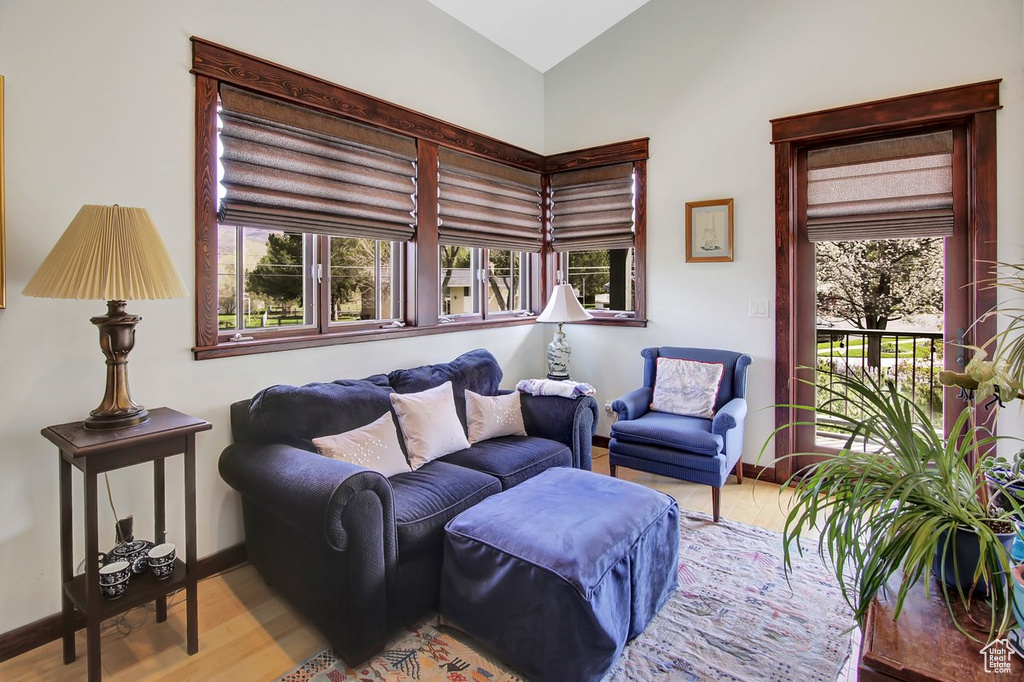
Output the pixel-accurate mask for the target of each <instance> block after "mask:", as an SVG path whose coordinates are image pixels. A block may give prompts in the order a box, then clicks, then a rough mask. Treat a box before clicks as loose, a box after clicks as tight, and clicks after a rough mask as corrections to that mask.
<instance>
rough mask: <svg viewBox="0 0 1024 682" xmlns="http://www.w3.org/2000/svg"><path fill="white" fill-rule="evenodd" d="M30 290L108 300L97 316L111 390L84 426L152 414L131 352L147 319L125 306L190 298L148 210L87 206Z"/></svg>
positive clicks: (121, 424)
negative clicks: (139, 395) (140, 397)
mask: <svg viewBox="0 0 1024 682" xmlns="http://www.w3.org/2000/svg"><path fill="white" fill-rule="evenodd" d="M23 293H24V294H25V295H26V296H38V297H40V298H76V299H91V300H101V301H106V302H107V314H106V315H103V316H101V317H94V318H92V323H93V324H94V325H96V326H97V327H99V330H100V348H101V349H102V350H103V354H104V355H105V356H106V358H107V388H106V393H105V394H104V396H103V402H102V403H100V406H99V407H97V408H96V409H95V410H93V411H92V412H91V413H90V416H89V418H88V419H86V420H85V427H86V428H89V429H117V428H125V427H129V426H135V425H137V424H142V423H144V422H145V421H147V420H148V419H149V413H148V412H147V411H146V409H145V408H144V407H142V405H138V404H136V403H135V401H134V400H132V396H131V393H130V392H129V390H128V353H130V352H131V350H132V347H133V346H134V345H135V325H136V324H138V323H139V322H140V321H141V320H142V318H141V317H139V316H137V315H129V314H128V313H127V312H125V303H126V301H129V300H132V299H158V298H184V297H185V296H188V289H186V288H185V283H184V282H183V281H182V279H181V275H179V274H178V271H177V269H175V267H174V263H173V262H172V261H171V257H170V254H168V253H167V247H166V246H164V242H163V240H162V239H161V238H160V233H159V232H157V229H156V226H155V225H154V224H153V219H152V218H150V216H149V211H147V210H146V209H144V208H128V207H125V206H117V205H114V206H83V207H82V209H81V210H80V211H79V212H78V215H76V216H75V218H74V220H72V221H71V224H70V225H68V228H67V229H66V230H65V231H64V234H63V235H61V238H60V239H59V240H58V241H57V244H56V246H54V247H53V250H52V251H50V255H48V256H47V257H46V260H44V261H43V264H42V265H40V266H39V270H37V271H36V274H35V275H33V276H32V279H31V280H29V282H28V284H27V285H26V286H25V289H24V292H23Z"/></svg>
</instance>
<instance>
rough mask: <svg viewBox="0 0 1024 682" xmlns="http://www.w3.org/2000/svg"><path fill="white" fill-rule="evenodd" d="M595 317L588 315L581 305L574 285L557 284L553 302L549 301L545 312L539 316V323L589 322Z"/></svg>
mask: <svg viewBox="0 0 1024 682" xmlns="http://www.w3.org/2000/svg"><path fill="white" fill-rule="evenodd" d="M592 317H593V315H591V314H590V313H588V312H587V311H586V310H584V309H583V306H581V305H580V301H579V299H578V298H576V294H574V293H573V291H572V285H569V284H556V285H555V288H554V290H553V291H552V292H551V300H549V301H548V304H547V306H546V307H545V308H544V312H542V313H541V314H540V315H538V316H537V321H538V322H582V321H583V320H589V319H590V318H592Z"/></svg>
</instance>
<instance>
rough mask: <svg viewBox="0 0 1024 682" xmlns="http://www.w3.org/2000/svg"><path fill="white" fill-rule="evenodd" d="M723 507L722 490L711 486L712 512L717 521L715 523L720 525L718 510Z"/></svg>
mask: <svg viewBox="0 0 1024 682" xmlns="http://www.w3.org/2000/svg"><path fill="white" fill-rule="evenodd" d="M721 506H722V489H721V488H716V487H715V486H711V512H712V516H713V517H714V519H715V523H718V510H719V507H721Z"/></svg>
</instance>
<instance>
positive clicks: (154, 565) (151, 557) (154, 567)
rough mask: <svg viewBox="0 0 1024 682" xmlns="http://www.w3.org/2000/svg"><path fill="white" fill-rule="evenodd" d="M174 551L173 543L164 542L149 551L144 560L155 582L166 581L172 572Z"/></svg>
mask: <svg viewBox="0 0 1024 682" xmlns="http://www.w3.org/2000/svg"><path fill="white" fill-rule="evenodd" d="M174 549H175V548H174V544H173V543H170V542H165V543H163V544H162V545H157V546H156V547H153V548H152V549H150V550H149V553H148V554H147V556H146V559H147V561H148V562H149V570H150V571H152V572H153V575H154V576H156V579H157V580H166V579H167V578H170V577H171V573H173V572H174V557H175V553H174Z"/></svg>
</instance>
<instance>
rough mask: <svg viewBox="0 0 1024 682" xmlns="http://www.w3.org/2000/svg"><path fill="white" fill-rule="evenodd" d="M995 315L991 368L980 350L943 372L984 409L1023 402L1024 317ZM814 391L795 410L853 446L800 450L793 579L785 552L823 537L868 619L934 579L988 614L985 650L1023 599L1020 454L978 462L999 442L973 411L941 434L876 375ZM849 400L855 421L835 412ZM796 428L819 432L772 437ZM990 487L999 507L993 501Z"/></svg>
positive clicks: (1008, 278)
mask: <svg viewBox="0 0 1024 682" xmlns="http://www.w3.org/2000/svg"><path fill="white" fill-rule="evenodd" d="M999 267H1000V268H1001V274H1000V275H999V276H997V277H996V278H995V279H994V280H993V281H992V282H991V285H992V286H995V287H997V288H1001V289H1003V290H1004V291H1009V292H1011V293H1015V294H1020V295H1021V296H1022V297H1024V264H1001V265H999ZM996 315H998V316H999V317H1000V318H1003V320H1004V323H1005V324H1004V328H1003V330H1002V331H1001V332H999V333H998V334H997V335H996V336H995V337H994V338H993V339H991V340H990V341H988V342H987V343H986V344H984V346H985V347H989V346H992V347H995V346H1000V347H1001V348H1000V351H999V352H996V353H995V354H994V357H993V359H992V360H987V353H986V351H985V350H983V349H982V348H975V349H974V350H975V355H974V358H973V359H972V360H971V361H970V362H969V363H968V364H967V367H965V368H964V372H962V373H956V372H942V373H940V381H941V382H942V383H943V384H944V385H947V386H957V387H959V388H960V389H961V395H962V397H964V398H965V399H968V400H972V399H973V400H976V401H977V402H978V403H979V404H985V405H986V406H987V407H991V406H992V405H993V403H996V402H998V403H999V404H1000V405H1002V404H1003V403H1004V402H1006V401H1009V400H1013V399H1016V398H1024V392H1022V391H1021V388H1022V385H1024V309H1022V308H1020V307H1014V306H1012V305H1007V304H1004V305H1003V306H1002V307H1001V308H999V309H998V310H994V311H991V312H989V313H988V314H987V315H986V316H985V317H990V316H996ZM818 390H819V391H824V394H825V398H826V399H825V401H824V405H823V406H819V407H815V406H806V405H805V406H792V407H796V408H797V409H798V410H801V411H807V412H806V413H814V412H817V414H819V415H822V416H825V417H828V418H830V419H832V420H833V421H834V423H835V424H837V425H838V426H837V428H838V430H839V431H841V432H842V434H843V435H845V437H846V440H845V446H844V447H843V448H842V450H841V451H840V452H839V453H831V452H830V453H797V454H814V455H817V459H818V460H819V461H818V463H816V464H813V465H811V466H808V467H804V468H802V469H800V470H799V471H797V472H795V473H794V474H793V476H791V477H790V479H789V480H788V481H787V482H786V483H787V485H788V486H792V487H793V489H794V497H793V503H792V505H791V507H790V511H789V514H788V516H787V519H786V525H785V531H784V533H783V536H784V537H783V540H784V546H785V552H786V567H787V570H788V568H789V565H790V564H789V556H790V552H791V551H792V549H793V548H794V547H795V548H796V549H797V550H798V551H799V550H800V549H801V546H800V544H801V536H802V535H803V534H804V533H806V532H808V531H820V539H819V542H818V550H819V553H820V554H821V555H822V557H823V558H825V557H826V555H827V557H828V559H829V560H830V561H831V564H832V567H833V568H834V571H835V574H836V577H837V578H838V579H839V583H840V585H841V586H842V589H843V591H844V595H845V596H846V598H847V601H848V602H849V603H850V605H851V606H852V608H853V609H854V612H855V615H856V616H857V618H858V620H860V621H861V622H863V620H864V618H865V616H866V615H867V610H868V608H869V606H870V604H871V600H872V599H873V598H874V597H875V596H876V595H877V594H878V593H879V591H880V590H882V589H883V588H884V587H885V586H886V584H887V583H888V582H889V580H890V579H891V578H893V576H894V575H896V574H897V573H899V574H900V576H901V577H900V578H899V588H898V590H897V591H896V595H895V599H896V602H895V607H894V612H893V613H894V617H899V614H900V611H901V610H902V607H903V603H904V601H905V599H906V596H907V593H908V592H909V590H910V588H911V587H912V586H913V585H914V584H915V583H916V582H917V581H918V580H921V579H922V578H926V577H927V574H928V571H929V570H931V571H933V572H935V573H936V574H937V575H938V576H939V577H940V585H941V589H942V593H943V598H944V600H945V601H946V604H947V606H949V607H950V614H951V615H952V614H954V610H953V608H952V605H953V604H954V603H955V601H956V600H960V601H962V603H963V604H964V605H965V606H966V607H968V609H969V607H970V600H971V599H972V597H973V596H974V595H977V594H981V595H984V596H985V597H986V598H987V600H988V605H989V610H990V615H991V618H990V621H989V631H988V637H989V641H992V640H993V639H995V638H996V637H997V636H998V635H1000V634H1001V633H1003V632H1005V631H1006V629H1007V627H1008V626H1009V624H1010V621H1011V617H1012V599H1011V596H1012V595H1013V590H1014V588H1013V585H1014V584H1015V583H1017V584H1018V586H1017V588H1016V589H1017V597H1018V602H1022V601H1024V580H1016V581H1011V580H1010V579H1009V576H1010V570H1011V568H1012V560H1011V558H1010V556H1009V551H1008V550H1009V543H1010V542H1012V541H1013V539H1014V538H1015V537H1016V535H1017V533H1016V532H1015V529H1014V526H1013V522H1014V521H1015V520H1017V519H1024V514H1022V506H1024V505H1022V501H1024V497H1018V496H1017V495H1016V494H1015V493H1016V492H1017V487H1018V484H1020V483H1024V481H1022V480H1021V472H1022V470H1024V461H1022V457H1024V456H1022V455H1021V454H1019V453H1018V456H1017V457H1016V458H1015V459H1014V461H1013V462H1010V463H1008V464H999V463H998V460H992V461H989V460H988V459H985V460H983V459H982V458H981V457H980V456H979V453H983V452H989V451H991V450H993V446H994V444H995V440H996V439H995V438H994V437H992V436H990V435H988V434H987V433H986V432H984V431H982V430H979V429H978V428H976V425H975V423H974V409H973V407H972V406H970V405H968V406H967V407H965V408H964V409H963V410H962V411H961V413H960V414H959V416H958V418H957V419H956V422H955V424H954V425H953V428H952V430H951V433H950V434H949V435H948V437H942V436H941V435H940V434H938V433H936V431H935V429H934V427H933V426H932V425H931V423H930V422H929V420H928V417H927V415H926V414H925V413H924V412H923V410H922V409H921V408H920V407H918V406H917V405H916V404H915V403H914V401H913V400H912V398H911V397H910V396H907V395H904V394H901V393H900V392H899V391H898V390H897V388H896V387H895V386H894V385H893V384H891V383H888V382H883V381H881V380H876V379H874V378H873V377H872V376H870V375H869V374H866V373H862V372H857V371H854V372H852V373H850V374H847V375H844V376H841V377H840V378H839V379H838V381H837V382H836V383H834V384H830V385H828V386H823V387H819V388H818ZM851 400H852V401H853V403H854V404H856V405H857V408H858V409H859V413H855V414H852V415H851V414H850V412H849V411H848V410H846V409H842V408H840V407H839V406H840V405H841V404H845V403H847V402H848V401H851ZM984 401H987V402H984ZM796 425H813V423H808V422H799V423H798V424H789V425H783V426H781V427H779V429H776V431H775V432H773V434H772V435H773V436H774V435H775V433H778V431H780V430H782V429H785V428H788V427H790V426H796ZM770 440H771V439H770V438H769V442H770ZM858 443H862V444H863V446H862V447H857V444H858ZM768 444H769V443H766V444H765V447H763V448H762V450H761V452H762V454H763V453H764V451H765V449H766V448H767V446H768ZM797 454H794V455H789V457H794V456H797ZM986 473H987V474H988V478H987V479H986ZM987 484H988V485H991V486H992V488H993V489H994V490H993V494H992V495H991V498H993V499H994V498H998V500H997V501H998V505H993V504H990V495H989V490H988V487H987ZM1021 490H1022V491H1024V486H1021ZM1018 573H1019V572H1018ZM1018 577H1020V576H1018ZM926 586H927V583H926ZM954 621H955V618H954ZM956 624H957V627H958V628H959V629H960V630H961V631H962V632H964V633H965V634H967V635H968V636H971V637H972V638H973V636H972V635H971V634H970V633H969V632H967V630H966V629H965V628H964V627H963V625H962V624H961V623H959V622H957V623H956Z"/></svg>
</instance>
